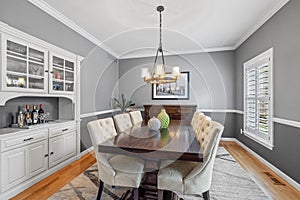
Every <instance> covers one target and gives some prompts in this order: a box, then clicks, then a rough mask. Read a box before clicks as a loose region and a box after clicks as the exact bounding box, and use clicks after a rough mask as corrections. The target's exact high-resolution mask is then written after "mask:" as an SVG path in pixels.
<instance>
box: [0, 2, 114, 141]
mask: <svg viewBox="0 0 300 200" xmlns="http://www.w3.org/2000/svg"><path fill="white" fill-rule="evenodd" d="M0 21H2V22H4V23H7V24H8V25H10V26H12V27H14V28H17V29H19V30H21V31H23V32H25V33H28V34H30V35H33V36H35V37H37V38H39V39H42V40H44V41H46V42H49V43H51V44H54V45H56V46H58V47H61V48H63V49H66V50H68V51H70V52H73V53H75V54H79V55H81V56H84V57H85V58H86V59H85V61H84V62H83V64H82V69H81V91H82V93H81V94H82V95H81V97H82V99H81V103H82V106H81V108H82V110H81V113H87V112H95V111H100V110H105V109H110V99H111V96H112V91H117V86H116V82H117V81H116V80H117V79H118V67H117V63H116V62H114V58H113V57H112V56H111V55H109V54H108V53H106V52H105V51H103V50H102V49H99V48H95V45H94V44H93V43H91V42H90V41H88V40H87V39H85V38H83V37H82V36H81V35H79V34H77V33H76V32H75V31H73V30H71V29H70V28H68V27H66V26H65V25H64V24H62V23H61V22H59V21H57V20H56V19H54V18H53V17H51V16H49V15H48V14H46V13H45V12H44V11H42V10H40V9H39V8H37V7H35V6H34V5H33V4H31V3H29V2H28V1H27V0H0ZM101 74H103V75H101ZM100 75H101V79H99V78H98V77H97V76H100ZM104 83H105V84H104ZM91 95H92V96H91ZM93 102H97V103H96V105H97V106H95V104H94V103H93ZM3 109H5V108H0V115H2V114H3V113H2V112H1V111H2V110H3ZM1 121H2V120H1ZM5 124H6V123H5ZM82 125H83V126H85V124H82ZM81 137H82V140H89V136H88V135H87V134H86V132H83V133H82V134H81Z"/></svg>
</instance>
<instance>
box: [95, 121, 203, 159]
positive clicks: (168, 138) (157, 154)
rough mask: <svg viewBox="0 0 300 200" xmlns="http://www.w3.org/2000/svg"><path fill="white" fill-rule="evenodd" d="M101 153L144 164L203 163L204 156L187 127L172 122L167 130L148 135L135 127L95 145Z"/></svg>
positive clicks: (149, 132) (191, 130) (144, 127)
mask: <svg viewBox="0 0 300 200" xmlns="http://www.w3.org/2000/svg"><path fill="white" fill-rule="evenodd" d="M98 151H99V152H101V153H112V154H121V155H129V156H136V157H140V158H143V159H146V160H153V161H161V160H186V161H197V162H202V161H203V155H202V152H201V150H200V146H199V143H198V141H197V139H196V138H195V133H194V131H193V129H192V127H191V126H190V125H184V124H180V122H179V121H175V120H173V121H172V122H171V124H170V125H169V128H168V129H163V130H160V131H150V130H149V129H148V127H147V126H144V125H141V126H134V127H132V128H130V129H128V130H126V131H124V132H122V133H119V134H118V135H117V136H116V137H114V138H112V139H109V140H107V141H105V142H103V143H101V144H99V145H98Z"/></svg>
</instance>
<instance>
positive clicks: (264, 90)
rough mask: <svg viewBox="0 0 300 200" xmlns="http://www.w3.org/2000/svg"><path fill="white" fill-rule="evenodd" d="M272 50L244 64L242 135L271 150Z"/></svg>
mask: <svg viewBox="0 0 300 200" xmlns="http://www.w3.org/2000/svg"><path fill="white" fill-rule="evenodd" d="M272 68H273V49H270V50H268V51H266V52H264V53H262V54H261V55H259V56H257V57H255V58H253V59H251V60H250V61H248V62H246V63H245V64H244V133H245V135H247V136H249V137H250V138H252V139H254V140H255V141H257V142H258V143H260V144H263V145H265V146H266V147H268V148H270V149H272V148H273V127H272V126H273V122H272V118H273V102H272V100H273V94H272V92H273V91H272V80H273V79H272Z"/></svg>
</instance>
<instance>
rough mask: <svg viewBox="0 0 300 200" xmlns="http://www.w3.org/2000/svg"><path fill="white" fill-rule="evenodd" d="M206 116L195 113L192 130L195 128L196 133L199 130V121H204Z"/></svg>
mask: <svg viewBox="0 0 300 200" xmlns="http://www.w3.org/2000/svg"><path fill="white" fill-rule="evenodd" d="M204 116H205V115H204V114H203V113H202V112H198V111H196V112H195V113H194V115H193V118H192V121H191V126H192V128H193V130H194V131H196V130H197V128H198V125H199V120H202V119H203V117H204Z"/></svg>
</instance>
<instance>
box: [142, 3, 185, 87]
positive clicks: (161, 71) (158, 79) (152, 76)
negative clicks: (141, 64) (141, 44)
mask: <svg viewBox="0 0 300 200" xmlns="http://www.w3.org/2000/svg"><path fill="white" fill-rule="evenodd" d="M164 9H165V8H164V7H163V6H158V7H157V11H158V12H159V46H158V49H157V50H156V56H155V60H154V64H153V68H152V72H151V73H150V72H149V69H148V68H143V69H142V74H141V76H142V78H143V79H144V81H145V82H146V83H151V84H164V83H174V82H176V81H177V79H178V77H179V76H180V70H179V67H173V71H172V73H170V74H167V73H166V69H165V58H164V52H163V48H162V14H161V13H162V11H164ZM159 53H161V59H162V64H159V65H157V64H156V62H157V59H158V54H159Z"/></svg>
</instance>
